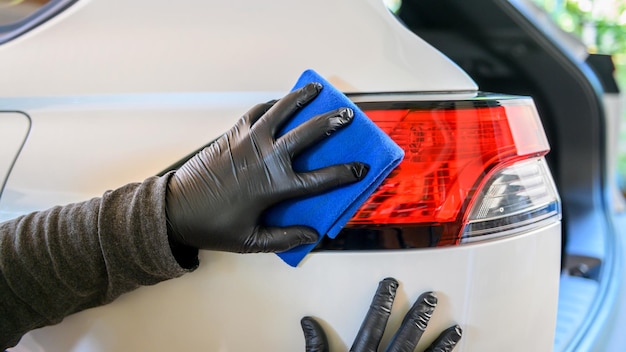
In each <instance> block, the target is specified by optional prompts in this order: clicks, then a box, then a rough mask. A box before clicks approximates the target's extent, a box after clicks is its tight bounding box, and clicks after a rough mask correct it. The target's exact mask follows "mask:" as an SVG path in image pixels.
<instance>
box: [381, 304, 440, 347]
mask: <svg viewBox="0 0 626 352" xmlns="http://www.w3.org/2000/svg"><path fill="white" fill-rule="evenodd" d="M436 306H437V296H435V293H434V292H425V293H423V294H422V295H420V296H419V298H418V299H417V300H416V301H415V303H414V304H413V306H412V307H411V309H410V310H409V312H408V313H406V315H405V316H404V319H403V320H402V324H401V325H400V328H399V329H398V331H397V332H396V333H395V335H394V336H393V338H392V339H391V343H390V344H389V347H388V348H387V351H389V352H400V351H402V352H413V351H414V350H415V346H417V343H418V342H419V340H420V338H422V335H423V334H424V330H426V327H427V326H428V322H429V321H430V318H431V317H432V316H433V312H434V311H435V307H436Z"/></svg>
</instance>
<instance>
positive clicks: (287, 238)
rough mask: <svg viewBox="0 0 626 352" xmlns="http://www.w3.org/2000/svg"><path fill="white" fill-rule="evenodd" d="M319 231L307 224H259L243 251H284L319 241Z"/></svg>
mask: <svg viewBox="0 0 626 352" xmlns="http://www.w3.org/2000/svg"><path fill="white" fill-rule="evenodd" d="M318 237H319V235H318V233H317V231H315V230H314V229H313V228H310V227H307V226H287V227H263V226H259V227H257V228H256V230H255V231H254V232H253V233H252V235H250V237H249V238H248V239H247V240H246V241H245V243H244V244H243V249H242V250H241V252H242V253H258V252H264V253H266V252H284V251H286V250H289V249H291V248H293V247H296V246H299V245H302V244H309V243H315V242H317V238H318Z"/></svg>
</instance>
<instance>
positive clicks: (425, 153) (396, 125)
mask: <svg viewBox="0 0 626 352" xmlns="http://www.w3.org/2000/svg"><path fill="white" fill-rule="evenodd" d="M353 100H355V99H354V98H353ZM355 102H357V104H358V105H359V106H360V107H361V109H363V111H364V112H365V113H366V114H367V115H368V116H369V117H370V118H371V119H372V120H373V121H374V122H375V123H376V124H377V125H378V126H379V127H381V128H382V129H383V130H384V131H386V132H387V133H388V134H389V136H391V138H392V139H393V140H394V141H395V142H396V143H398V145H400V146H401V147H402V148H403V149H404V151H405V158H404V160H403V162H402V163H401V164H400V165H399V166H398V168H397V169H396V170H394V172H392V174H390V175H389V176H388V177H387V179H386V180H385V181H384V182H383V184H382V185H381V186H380V187H379V188H378V189H377V190H376V191H375V192H374V194H373V195H372V196H371V197H370V198H369V199H368V200H367V201H366V202H365V203H364V204H363V205H362V206H361V208H360V209H359V210H358V212H357V213H356V214H355V215H354V217H353V218H352V219H351V220H350V222H349V223H348V224H347V226H346V227H345V228H344V229H343V230H342V232H341V233H340V235H339V236H338V237H337V239H335V240H333V241H327V242H325V243H322V245H321V246H322V247H325V249H339V248H341V249H357V248H360V249H364V248H365V249H367V248H419V247H433V246H445V245H457V244H461V243H467V242H475V241H480V240H486V239H493V238H496V237H503V236H511V235H515V234H520V233H523V232H527V231H529V230H531V229H534V228H537V227H538V226H545V225H548V224H550V223H553V222H556V221H559V220H560V216H561V210H560V200H559V197H558V193H557V191H556V188H555V185H554V181H553V180H552V178H551V175H550V171H549V169H548V167H547V165H546V162H545V159H544V155H545V154H546V153H548V151H549V150H550V147H549V144H548V141H547V139H546V136H545V132H544V130H543V127H542V125H541V122H540V120H539V116H538V114H537V112H536V109H535V106H534V104H533V101H532V100H531V99H530V98H525V97H508V96H505V97H500V96H498V97H494V96H489V95H484V96H480V97H476V98H473V99H470V100H460V101H445V102H419V101H412V102H406V101H404V102H401V101H386V102H380V101H379V102H359V101H358V100H355Z"/></svg>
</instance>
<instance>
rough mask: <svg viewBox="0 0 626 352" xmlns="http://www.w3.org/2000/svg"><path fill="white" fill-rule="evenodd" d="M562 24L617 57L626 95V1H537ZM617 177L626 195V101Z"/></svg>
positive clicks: (593, 49) (595, 49) (595, 48)
mask: <svg viewBox="0 0 626 352" xmlns="http://www.w3.org/2000/svg"><path fill="white" fill-rule="evenodd" d="M533 1H534V2H535V3H536V4H537V5H539V6H541V7H542V8H543V9H544V10H545V11H546V12H547V13H548V14H549V15H550V16H551V17H552V18H553V19H554V21H555V22H556V23H558V24H559V26H560V27H561V28H562V29H563V30H565V31H567V32H570V33H573V34H575V35H576V36H578V37H579V38H580V39H581V40H582V41H583V42H584V43H585V44H586V45H587V47H588V49H589V52H591V53H599V54H608V55H611V56H612V57H613V63H614V64H615V78H616V80H617V82H618V84H619V86H620V90H621V91H622V95H623V96H626V0H533ZM623 111H624V113H623V115H622V122H621V129H620V142H619V149H620V150H619V153H618V165H617V172H618V175H617V178H618V182H619V183H620V184H621V188H622V191H623V192H624V193H625V194H626V102H624V103H623Z"/></svg>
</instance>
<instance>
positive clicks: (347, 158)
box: [264, 70, 404, 266]
mask: <svg viewBox="0 0 626 352" xmlns="http://www.w3.org/2000/svg"><path fill="white" fill-rule="evenodd" d="M310 82H318V83H321V84H322V86H323V88H322V91H321V92H320V93H319V95H318V96H317V97H316V98H315V99H314V100H313V101H312V102H310V103H309V104H308V105H306V106H305V107H304V108H303V109H301V110H300V111H298V112H297V113H296V115H295V116H294V117H293V118H292V119H291V120H290V121H289V122H288V123H287V125H286V126H285V127H284V128H283V130H282V132H281V133H280V134H281V135H282V134H284V133H285V132H287V131H289V130H291V129H292V128H294V127H296V126H298V125H300V124H301V123H303V122H304V121H306V120H308V119H310V118H312V117H313V116H316V115H319V114H322V113H325V112H328V111H331V110H335V109H338V108H341V107H349V108H352V110H354V119H353V120H352V123H351V124H350V125H348V126H347V127H344V128H341V129H339V130H338V131H337V132H335V133H333V134H332V135H330V136H329V137H327V138H325V139H324V140H323V141H321V142H319V143H317V144H316V145H315V146H313V147H311V148H309V149H307V150H306V151H305V152H304V153H302V154H300V155H298V156H297V157H296V158H295V159H294V160H293V167H294V170H296V171H297V172H303V171H309V170H315V169H319V168H323V167H327V166H330V165H336V164H344V163H350V162H355V161H359V162H364V163H366V164H368V165H369V166H370V170H369V172H368V173H367V175H366V176H365V178H364V179H362V180H361V181H359V182H356V183H354V184H350V185H348V186H344V187H340V188H336V189H333V190H331V191H328V192H325V193H322V194H315V195H311V196H310V197H306V198H299V199H295V200H289V201H287V202H283V203H280V204H277V205H276V206H274V207H272V208H270V209H269V210H268V211H267V212H266V214H265V218H264V219H265V223H266V225H270V226H291V225H306V226H310V227H312V228H314V229H316V230H317V231H318V232H319V234H320V240H321V238H322V236H323V235H326V236H329V237H330V238H335V237H336V236H337V234H338V233H339V231H341V229H342V227H343V226H344V225H345V224H346V223H347V222H348V221H349V220H350V218H351V217H352V216H353V215H354V214H355V213H356V211H357V210H358V209H359V207H360V206H361V204H363V203H364V202H365V200H366V199H367V198H368V197H369V196H370V195H371V194H372V193H373V192H374V190H375V189H376V187H378V186H379V185H380V184H381V183H382V181H383V180H384V179H385V177H387V175H388V174H389V173H390V172H391V171H392V170H393V169H394V168H395V167H396V166H397V165H398V164H399V163H400V161H402V158H403V157H404V151H403V150H402V149H401V148H400V147H399V146H398V145H397V144H396V143H395V142H394V141H393V140H391V138H389V136H387V134H386V133H385V132H383V131H382V130H381V129H380V128H379V127H378V126H376V125H375V124H374V123H373V122H372V121H371V120H370V119H369V118H368V117H367V116H366V115H365V114H364V113H363V111H361V110H360V109H359V108H358V107H357V106H356V105H355V104H354V103H353V102H352V101H351V100H350V99H349V98H348V97H346V96H345V95H344V94H343V93H341V92H340V91H339V90H337V89H336V88H335V87H333V86H332V85H331V84H330V83H328V82H327V81H326V80H325V79H324V78H322V77H321V76H320V75H319V74H317V73H316V72H315V71H313V70H307V71H305V72H304V73H303V74H302V75H301V76H300V78H299V79H298V81H297V83H296V84H295V86H294V87H293V89H292V91H293V90H295V89H298V88H300V87H303V86H305V85H306V84H307V83H310ZM315 246H316V244H315V243H314V244H308V245H302V246H298V247H296V248H293V249H291V250H289V251H286V252H282V253H278V256H279V257H280V258H282V259H283V260H284V261H285V262H286V263H287V264H289V265H291V266H297V265H298V264H299V263H300V261H301V260H302V259H303V258H304V257H305V256H306V255H307V254H308V253H309V252H310V251H311V250H312V249H313V248H314V247H315Z"/></svg>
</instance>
